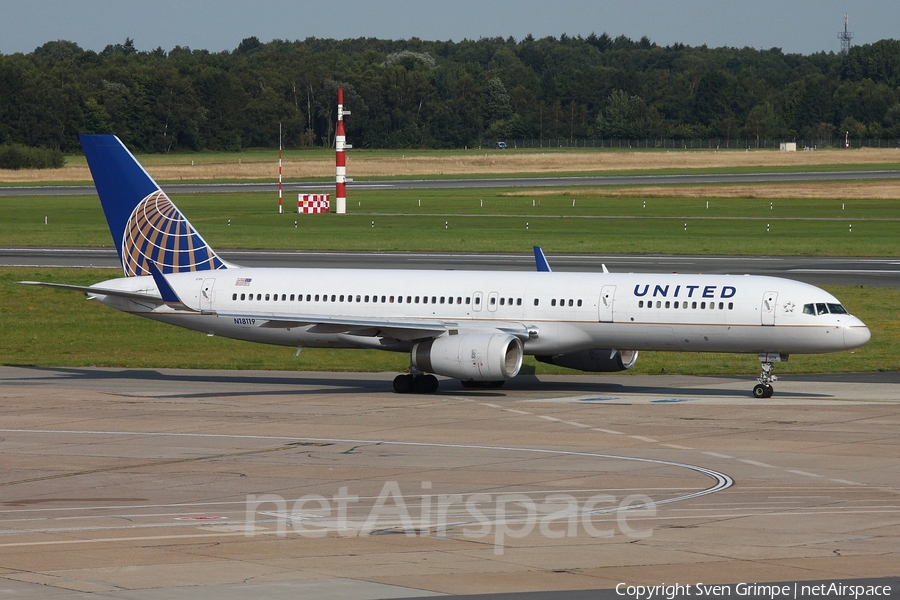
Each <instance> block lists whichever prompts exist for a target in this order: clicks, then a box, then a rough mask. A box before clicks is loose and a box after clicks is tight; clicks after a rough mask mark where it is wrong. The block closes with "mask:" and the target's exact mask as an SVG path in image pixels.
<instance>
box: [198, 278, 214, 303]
mask: <svg viewBox="0 0 900 600" xmlns="http://www.w3.org/2000/svg"><path fill="white" fill-rule="evenodd" d="M215 285H216V280H215V279H213V278H211V277H210V278H207V279H204V280H203V285H201V286H200V310H212V309H213V300H215V297H216V294H215V291H214V290H213V288H214V287H215Z"/></svg>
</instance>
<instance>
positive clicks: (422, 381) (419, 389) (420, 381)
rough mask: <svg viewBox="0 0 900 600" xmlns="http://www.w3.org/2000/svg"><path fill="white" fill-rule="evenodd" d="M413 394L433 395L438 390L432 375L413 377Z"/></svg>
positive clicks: (436, 381) (435, 378)
mask: <svg viewBox="0 0 900 600" xmlns="http://www.w3.org/2000/svg"><path fill="white" fill-rule="evenodd" d="M413 381H414V382H415V383H414V384H413V392H415V393H417V394H433V393H435V392H436V391H437V389H438V380H437V377H435V376H434V375H423V376H421V377H414V378H413Z"/></svg>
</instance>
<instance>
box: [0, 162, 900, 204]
mask: <svg viewBox="0 0 900 600" xmlns="http://www.w3.org/2000/svg"><path fill="white" fill-rule="evenodd" d="M898 178H900V170H891V169H885V170H877V171H822V172H815V171H809V172H793V173H711V174H710V173H707V174H697V175H694V174H690V175H597V176H578V177H558V176H554V177H490V178H466V179H383V180H374V181H364V180H356V181H352V182H349V183H348V184H347V188H348V190H351V191H352V190H356V191H362V190H430V189H478V188H518V187H558V186H564V187H567V186H571V187H580V186H607V185H678V184H691V185H704V184H722V183H790V182H805V181H860V180H880V179H898ZM333 185H334V182H333V181H316V182H287V183H284V184H283V190H284V191H285V192H294V193H298V192H320V191H321V190H322V189H323V188H327V187H329V186H332V187H333ZM164 187H165V189H166V192H167V193H170V194H199V193H226V192H227V193H231V192H247V193H251V192H275V191H277V190H278V183H277V182H274V181H273V182H266V183H259V182H255V183H166V184H165V185H164ZM95 193H96V192H95V191H94V186H93V185H46V186H2V187H0V197H3V196H90V195H92V194H95Z"/></svg>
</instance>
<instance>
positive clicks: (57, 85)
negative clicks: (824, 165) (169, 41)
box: [0, 34, 900, 152]
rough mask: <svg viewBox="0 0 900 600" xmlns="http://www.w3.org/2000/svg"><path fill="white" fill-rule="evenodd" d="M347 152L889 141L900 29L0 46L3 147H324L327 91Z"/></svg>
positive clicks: (898, 109)
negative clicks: (114, 140)
mask: <svg viewBox="0 0 900 600" xmlns="http://www.w3.org/2000/svg"><path fill="white" fill-rule="evenodd" d="M339 86H340V87H343V88H344V96H345V104H346V108H347V109H349V110H351V111H352V116H351V117H349V118H348V119H347V122H346V125H347V134H348V140H349V141H350V142H351V143H352V144H353V145H354V146H355V147H357V148H361V147H362V148H462V147H464V146H472V145H474V144H477V143H479V142H480V141H481V140H501V139H516V138H541V139H547V138H565V139H570V140H571V139H630V138H632V139H650V140H654V139H664V138H674V139H680V140H687V139H721V140H730V139H736V138H747V139H750V140H772V139H784V140H792V139H795V140H798V139H807V140H819V141H820V143H822V144H827V143H831V142H832V140H835V139H838V138H839V139H840V140H843V138H844V135H845V134H846V133H845V132H849V135H850V137H851V138H871V139H888V138H900V42H898V41H895V40H882V41H880V42H877V43H874V44H870V45H863V46H857V47H854V48H851V49H850V51H849V53H847V54H846V55H844V54H836V53H818V54H813V55H810V56H804V55H798V54H784V53H783V52H782V51H781V50H780V49H778V48H772V49H769V50H758V49H753V48H740V49H738V48H707V47H705V46H701V47H690V46H685V45H681V44H676V45H672V46H667V47H660V46H657V45H656V44H654V43H652V42H651V41H650V40H649V39H647V38H643V39H641V40H640V41H633V40H631V39H629V38H627V37H617V38H611V37H610V36H608V35H606V34H603V35H600V36H597V35H593V34H592V35H590V36H588V37H586V38H584V37H580V36H579V37H570V36H566V35H563V36H561V37H559V38H554V37H549V38H543V39H534V38H532V37H531V36H529V37H526V38H525V39H523V40H519V41H517V40H514V39H512V38H510V39H502V38H492V39H480V40H473V41H470V40H463V41H460V42H449V41H448V42H441V41H431V42H430V41H423V40H419V39H416V38H413V39H410V40H402V41H389V40H379V39H371V38H364V39H352V40H330V39H316V38H310V39H306V40H302V41H282V40H275V41H272V42H269V43H261V42H260V41H259V40H258V39H256V38H253V37H251V38H247V39H245V40H243V41H242V42H241V44H240V45H239V46H238V47H237V48H236V49H235V50H234V51H231V52H220V53H211V52H207V51H204V50H191V49H190V48H183V47H175V48H174V49H173V50H171V51H169V52H166V51H164V50H163V49H162V48H157V49H156V50H154V51H151V52H139V51H137V50H136V49H135V47H134V44H133V41H132V40H130V39H126V40H125V42H124V43H123V44H116V45H110V46H107V47H106V48H105V49H104V50H103V51H102V52H99V53H97V52H94V51H89V50H83V49H81V48H80V47H79V46H78V45H77V44H74V43H72V42H66V41H55V42H48V43H46V44H44V45H43V46H41V47H39V48H37V49H35V50H34V51H33V52H31V53H29V54H21V53H17V54H11V55H0V144H4V143H5V144H21V145H24V146H29V147H44V148H50V149H53V150H62V151H64V152H69V151H77V150H78V149H79V144H78V138H77V134H78V133H82V132H112V133H115V134H117V135H119V136H120V137H121V138H122V139H123V140H124V141H126V143H127V144H128V145H129V146H131V147H132V148H135V149H137V150H140V151H145V152H169V151H176V150H239V149H242V148H248V147H269V148H272V147H277V144H278V135H279V134H278V131H279V128H278V124H279V122H280V123H282V124H283V131H284V134H283V135H284V146H285V147H286V148H295V147H301V146H317V145H318V146H321V145H324V146H327V145H330V144H332V143H333V136H334V126H335V119H336V89H337V88H338V87H339Z"/></svg>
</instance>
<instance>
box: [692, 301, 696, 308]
mask: <svg viewBox="0 0 900 600" xmlns="http://www.w3.org/2000/svg"><path fill="white" fill-rule="evenodd" d="M691 308H694V309H696V308H697V301H696V300H694V301H693V302H691Z"/></svg>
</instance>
